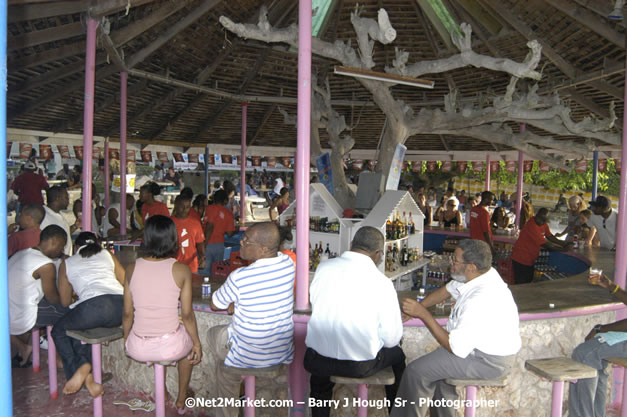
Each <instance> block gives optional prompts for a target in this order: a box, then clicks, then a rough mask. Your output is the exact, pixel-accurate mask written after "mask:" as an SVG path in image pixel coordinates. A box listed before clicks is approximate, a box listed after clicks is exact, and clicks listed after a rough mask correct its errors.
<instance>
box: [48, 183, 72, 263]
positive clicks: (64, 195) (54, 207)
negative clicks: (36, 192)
mask: <svg viewBox="0 0 627 417" xmlns="http://www.w3.org/2000/svg"><path fill="white" fill-rule="evenodd" d="M46 199H47V202H48V204H47V205H45V206H44V210H46V215H45V216H44V220H43V221H42V222H41V226H39V227H40V228H41V230H43V229H44V228H45V227H46V226H49V225H51V224H56V225H57V226H59V227H61V228H62V229H63V230H65V233H67V236H68V237H67V241H66V242H65V247H64V248H63V253H64V254H65V255H67V256H72V239H71V238H70V236H72V233H74V231H75V230H76V229H78V228H79V227H80V226H81V225H80V220H79V219H78V218H77V219H76V222H75V223H74V224H73V225H71V226H70V224H69V223H68V222H67V220H65V217H63V213H61V210H67V208H68V205H69V204H70V195H69V194H68V192H67V188H64V187H61V186H58V185H55V186H54V187H50V188H48V189H47V190H46Z"/></svg>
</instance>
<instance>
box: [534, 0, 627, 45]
mask: <svg viewBox="0 0 627 417" xmlns="http://www.w3.org/2000/svg"><path fill="white" fill-rule="evenodd" d="M544 1H545V2H546V3H548V4H550V5H551V6H553V7H555V8H556V9H558V10H559V11H561V12H562V13H564V14H565V15H567V16H570V17H571V18H573V19H575V20H576V21H577V22H579V23H581V24H582V25H584V26H585V27H587V28H588V29H590V30H591V31H593V32H595V33H597V34H598V35H600V36H602V37H603V38H605V39H607V40H608V41H610V42H612V43H613V44H614V45H616V46H618V47H620V48H622V49H625V35H624V34H622V33H620V32H618V31H617V30H615V29H613V28H612V27H611V26H610V25H608V22H607V20H606V19H601V18H600V17H599V16H598V15H597V14H595V13H592V12H590V11H588V9H586V8H583V7H579V6H578V5H577V4H576V3H573V2H572V1H569V0H544Z"/></svg>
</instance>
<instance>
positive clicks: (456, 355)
mask: <svg viewBox="0 0 627 417" xmlns="http://www.w3.org/2000/svg"><path fill="white" fill-rule="evenodd" d="M491 264H492V252H491V250H490V246H488V244H487V243H485V242H483V241H480V240H472V239H468V240H462V241H461V242H460V244H459V246H458V247H457V249H455V253H454V255H453V260H452V265H451V277H452V278H453V280H452V281H451V282H449V283H448V284H446V286H445V287H442V288H440V289H438V290H436V291H434V292H432V293H431V294H429V295H428V296H427V297H426V298H425V299H424V300H423V301H422V302H420V303H419V302H417V301H416V300H413V299H409V298H406V299H404V300H403V303H402V304H403V314H404V318H407V319H408V318H410V317H416V318H419V319H420V320H422V321H423V322H424V324H425V326H426V327H427V328H428V329H429V331H430V332H431V334H432V335H433V337H435V339H436V340H437V341H438V342H439V343H440V345H441V347H439V348H438V349H436V350H434V351H433V352H431V353H428V354H426V355H424V356H422V357H420V358H418V359H416V360H415V361H413V362H412V363H410V364H409V365H408V366H407V369H406V371H405V374H404V375H403V379H402V381H401V384H400V387H399V390H398V398H397V404H398V402H399V401H401V400H402V402H403V404H404V405H403V406H400V407H396V406H395V407H394V409H393V410H392V413H391V414H390V416H391V417H401V416H402V417H406V416H421V417H424V416H426V415H427V411H428V409H429V407H430V406H433V408H435V411H432V412H431V415H432V416H433V415H437V416H439V417H444V416H451V417H452V416H455V415H457V414H456V410H455V409H454V408H452V407H451V408H448V407H446V405H447V403H448V404H451V403H452V401H451V400H455V399H457V393H456V390H455V387H454V386H453V385H449V384H447V383H446V382H445V381H444V380H445V379H446V378H459V379H489V378H497V377H499V376H502V375H505V374H507V373H508V372H509V370H510V369H511V367H512V365H513V364H514V355H515V354H516V353H517V352H518V350H519V349H520V346H521V340H520V331H519V327H518V326H519V320H518V308H517V307H516V304H515V303H514V299H513V297H512V293H511V292H510V290H509V288H507V285H506V284H505V283H504V282H503V279H502V278H501V277H500V275H499V274H498V272H496V270H494V268H492V267H491ZM449 297H453V298H454V299H455V300H456V303H455V306H454V307H453V310H452V311H451V315H450V316H449V319H448V322H447V324H446V328H443V327H442V326H440V325H439V324H438V323H437V322H436V321H435V319H434V318H433V316H432V315H431V313H430V312H429V311H428V310H427V308H428V307H431V306H433V305H435V304H437V303H440V302H442V301H444V300H445V299H447V298H449Z"/></svg>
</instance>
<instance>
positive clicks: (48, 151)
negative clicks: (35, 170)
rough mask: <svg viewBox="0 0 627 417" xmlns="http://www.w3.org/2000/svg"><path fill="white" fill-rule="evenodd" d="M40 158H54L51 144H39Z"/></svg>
mask: <svg viewBox="0 0 627 417" xmlns="http://www.w3.org/2000/svg"><path fill="white" fill-rule="evenodd" d="M39 158H41V159H52V158H53V156H52V146H51V145H43V144H41V145H39Z"/></svg>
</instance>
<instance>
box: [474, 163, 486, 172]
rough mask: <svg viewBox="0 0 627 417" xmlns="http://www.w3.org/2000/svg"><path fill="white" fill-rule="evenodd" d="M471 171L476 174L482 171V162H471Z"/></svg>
mask: <svg viewBox="0 0 627 417" xmlns="http://www.w3.org/2000/svg"><path fill="white" fill-rule="evenodd" d="M472 170H473V172H477V173H479V172H481V171H483V161H473V162H472Z"/></svg>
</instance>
